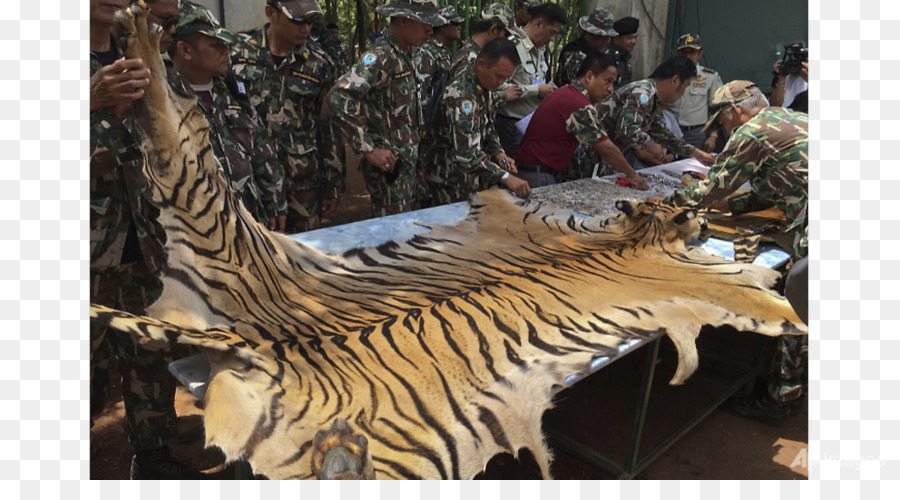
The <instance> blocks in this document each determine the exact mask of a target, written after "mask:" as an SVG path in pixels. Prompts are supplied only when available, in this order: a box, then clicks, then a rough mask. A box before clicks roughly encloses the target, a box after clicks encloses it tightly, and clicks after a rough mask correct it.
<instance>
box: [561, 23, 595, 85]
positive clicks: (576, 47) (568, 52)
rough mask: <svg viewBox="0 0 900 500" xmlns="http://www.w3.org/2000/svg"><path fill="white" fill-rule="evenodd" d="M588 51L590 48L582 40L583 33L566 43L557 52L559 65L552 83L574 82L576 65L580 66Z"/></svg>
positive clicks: (564, 83)
mask: <svg viewBox="0 0 900 500" xmlns="http://www.w3.org/2000/svg"><path fill="white" fill-rule="evenodd" d="M590 51H591V48H590V47H589V46H588V44H587V42H585V41H584V35H582V36H580V37H578V38H577V39H575V40H573V41H571V42H569V43H568V44H566V46H565V47H563V49H562V52H561V53H560V54H559V66H557V69H556V76H555V77H554V78H553V83H555V84H556V86H557V87H562V86H563V85H568V84H570V83H572V82H574V81H575V74H576V73H577V72H578V67H579V66H581V63H582V62H583V61H584V60H585V58H587V55H588V53H590Z"/></svg>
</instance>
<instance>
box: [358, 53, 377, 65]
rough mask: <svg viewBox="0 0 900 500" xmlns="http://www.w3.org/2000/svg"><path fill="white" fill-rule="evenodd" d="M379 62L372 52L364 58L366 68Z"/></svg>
mask: <svg viewBox="0 0 900 500" xmlns="http://www.w3.org/2000/svg"><path fill="white" fill-rule="evenodd" d="M377 60H378V56H376V55H375V54H373V53H371V52H367V53H365V54H364V55H363V58H362V61H363V65H364V66H369V65H371V64H372V63H374V62H375V61H377Z"/></svg>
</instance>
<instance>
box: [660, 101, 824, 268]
mask: <svg viewBox="0 0 900 500" xmlns="http://www.w3.org/2000/svg"><path fill="white" fill-rule="evenodd" d="M808 127H809V117H808V115H807V114H806V113H798V112H795V111H791V110H788V109H783V108H774V107H770V108H764V109H763V110H761V111H760V112H759V113H758V114H757V115H756V116H754V117H753V118H752V119H751V120H750V121H748V122H747V123H745V124H744V125H742V126H741V127H738V128H737V129H736V130H735V131H734V133H733V134H732V135H731V138H730V139H729V140H728V143H727V144H726V145H725V149H724V150H723V151H722V153H721V154H720V155H719V156H718V158H717V159H716V163H715V164H714V165H713V166H712V167H711V168H710V170H709V177H708V178H707V179H705V180H703V181H701V182H698V183H697V184H695V185H693V186H690V187H687V188H685V189H682V190H681V191H677V192H675V193H674V194H673V195H671V196H669V197H668V198H666V201H667V202H669V203H675V204H676V205H688V206H698V205H699V206H709V205H710V204H712V203H714V202H716V201H718V200H722V199H724V198H725V197H726V196H728V195H729V194H731V193H733V192H735V191H737V189H738V188H739V187H740V186H741V185H742V184H744V183H745V182H750V193H747V194H744V195H739V196H735V197H732V198H729V199H728V206H729V209H730V210H731V213H733V214H736V215H737V214H742V213H746V212H752V211H757V210H763V209H765V208H768V207H771V206H775V207H777V208H778V209H779V210H781V211H782V212H784V214H785V218H786V220H787V227H786V228H785V232H795V237H794V247H793V252H794V256H795V257H797V258H800V257H803V256H805V255H806V254H807V249H808V239H807V203H808V199H809V198H808V191H807V190H808V186H807V183H808V175H809V173H808V172H809V170H808V162H809V156H808V154H807V144H808V140H809V132H808Z"/></svg>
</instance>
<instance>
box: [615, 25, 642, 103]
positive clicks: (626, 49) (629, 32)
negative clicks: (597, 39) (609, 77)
mask: <svg viewBox="0 0 900 500" xmlns="http://www.w3.org/2000/svg"><path fill="white" fill-rule="evenodd" d="M640 24H641V22H640V21H639V20H638V19H636V18H634V17H623V18H622V19H619V20H618V21H616V22H614V23H613V30H615V31H616V33H618V35H616V36H614V37H613V39H612V45H610V46H609V49H607V52H608V53H609V54H610V55H612V56H613V57H614V58H615V59H616V70H617V71H618V72H619V79H618V80H616V90H618V89H619V88H621V87H624V86H625V85H628V84H629V83H631V53H632V52H634V47H635V45H637V39H638V33H637V31H638V27H640Z"/></svg>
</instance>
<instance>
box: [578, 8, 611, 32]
mask: <svg viewBox="0 0 900 500" xmlns="http://www.w3.org/2000/svg"><path fill="white" fill-rule="evenodd" d="M578 25H579V26H581V29H583V30H584V31H586V32H587V33H590V34H592V35H597V36H616V35H618V34H619V32H617V31H616V30H615V28H613V16H612V14H610V13H609V11H608V10H606V9H604V8H603V7H597V8H596V9H594V12H592V13H591V15H589V16H584V17H582V18H581V19H579V20H578Z"/></svg>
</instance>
